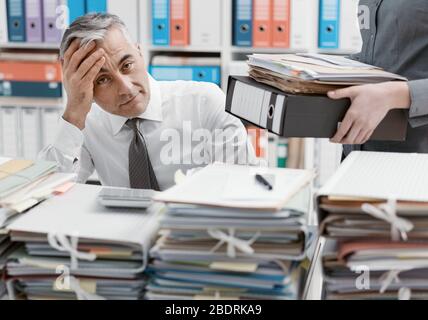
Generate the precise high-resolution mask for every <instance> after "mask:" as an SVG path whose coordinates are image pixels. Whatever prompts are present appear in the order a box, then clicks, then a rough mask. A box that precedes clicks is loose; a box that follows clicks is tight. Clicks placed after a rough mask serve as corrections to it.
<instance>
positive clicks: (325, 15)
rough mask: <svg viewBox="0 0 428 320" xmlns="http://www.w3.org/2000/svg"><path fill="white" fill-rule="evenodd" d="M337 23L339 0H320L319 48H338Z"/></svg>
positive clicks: (338, 20) (338, 21) (338, 19)
mask: <svg viewBox="0 0 428 320" xmlns="http://www.w3.org/2000/svg"><path fill="white" fill-rule="evenodd" d="M339 23H340V0H320V9H319V43H318V46H319V48H321V49H338V48H339Z"/></svg>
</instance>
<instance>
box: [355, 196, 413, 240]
mask: <svg viewBox="0 0 428 320" xmlns="http://www.w3.org/2000/svg"><path fill="white" fill-rule="evenodd" d="M361 209H362V210H363V211H364V212H365V213H368V214H369V215H371V216H372V217H374V218H377V219H380V220H383V221H386V222H388V223H390V224H391V238H392V241H400V238H401V239H402V240H404V241H407V239H408V237H407V233H408V232H410V231H412V230H413V228H414V225H413V223H412V222H411V221H409V220H407V219H404V218H401V217H398V216H397V200H395V199H393V198H390V199H389V200H388V202H387V203H383V204H380V205H378V206H374V205H372V204H368V203H365V204H363V205H362V206H361Z"/></svg>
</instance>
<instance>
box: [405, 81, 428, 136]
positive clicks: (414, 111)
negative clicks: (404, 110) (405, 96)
mask: <svg viewBox="0 0 428 320" xmlns="http://www.w3.org/2000/svg"><path fill="white" fill-rule="evenodd" d="M409 88H410V97H411V99H412V104H411V105H410V111H409V123H410V125H411V126H412V127H413V128H417V127H421V126H424V125H427V124H428V79H422V80H415V81H410V82H409Z"/></svg>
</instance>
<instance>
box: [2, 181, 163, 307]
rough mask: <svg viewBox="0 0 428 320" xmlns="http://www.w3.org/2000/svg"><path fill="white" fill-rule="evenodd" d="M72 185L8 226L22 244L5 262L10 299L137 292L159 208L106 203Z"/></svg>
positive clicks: (92, 189)
mask: <svg viewBox="0 0 428 320" xmlns="http://www.w3.org/2000/svg"><path fill="white" fill-rule="evenodd" d="M100 191H101V187H98V186H89V185H76V186H74V187H73V188H72V189H71V190H70V191H68V192H67V193H66V194H64V195H62V196H60V197H54V198H52V199H49V200H47V201H45V202H44V203H42V204H41V205H40V206H38V207H36V208H34V209H33V210H31V211H30V212H28V213H27V214H26V215H24V216H22V217H20V218H19V219H17V220H16V221H14V222H13V223H12V224H11V225H9V226H8V230H9V231H10V234H11V239H12V241H14V242H20V243H22V244H23V246H22V247H21V248H19V249H17V250H15V251H14V252H13V253H12V254H11V255H10V256H9V259H8V261H7V263H6V271H7V278H6V282H7V288H8V293H9V296H10V298H11V299H76V298H77V299H81V300H89V299H90V300H95V299H97V300H98V299H114V300H122V299H126V300H136V299H141V298H143V295H144V287H145V284H146V277H145V275H144V270H145V267H146V265H147V259H148V250H149V249H150V246H151V244H152V240H151V239H152V238H154V236H155V235H156V233H157V230H158V229H157V226H158V222H157V219H158V215H159V214H160V210H155V209H154V208H153V209H151V210H149V211H147V212H146V211H141V210H133V209H107V208H104V207H103V206H101V205H100V204H99V203H98V202H97V195H98V194H99V192H100Z"/></svg>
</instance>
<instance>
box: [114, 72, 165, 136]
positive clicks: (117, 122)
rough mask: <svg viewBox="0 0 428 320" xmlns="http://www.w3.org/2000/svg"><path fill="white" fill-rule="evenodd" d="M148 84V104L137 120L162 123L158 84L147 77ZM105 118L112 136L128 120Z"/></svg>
mask: <svg viewBox="0 0 428 320" xmlns="http://www.w3.org/2000/svg"><path fill="white" fill-rule="evenodd" d="M149 83H150V93H151V94H150V102H149V105H148V106H147V109H146V111H145V112H144V113H143V114H141V115H140V116H138V118H139V119H144V120H150V121H158V122H162V121H163V115H162V97H161V92H160V86H159V83H158V82H157V81H156V80H155V79H153V78H152V77H151V76H150V75H149ZM107 117H108V118H109V120H110V124H111V128H112V132H113V135H117V134H118V133H119V132H120V131H121V130H122V128H123V126H124V125H125V123H126V121H128V118H125V117H122V116H118V115H114V114H111V113H107Z"/></svg>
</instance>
